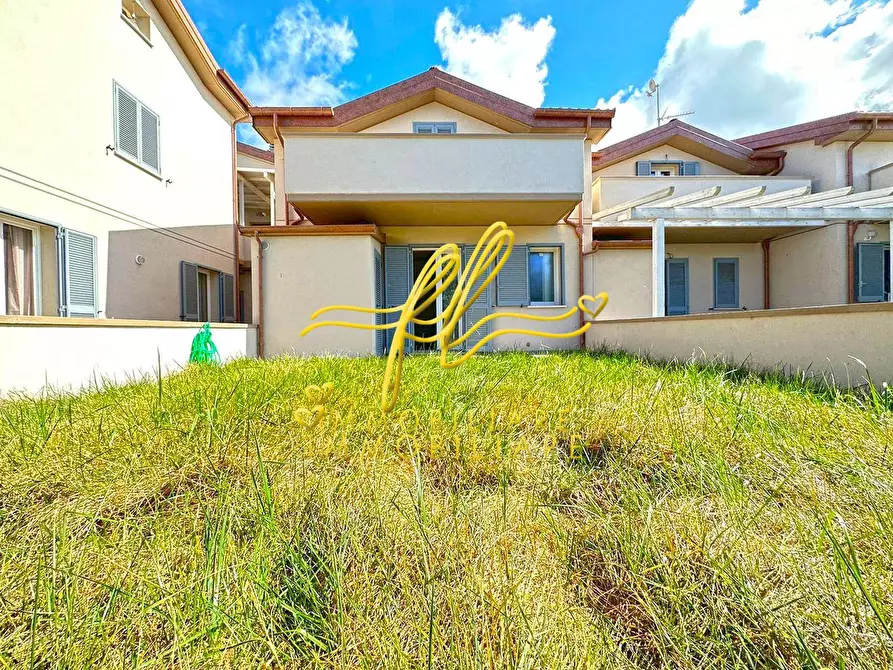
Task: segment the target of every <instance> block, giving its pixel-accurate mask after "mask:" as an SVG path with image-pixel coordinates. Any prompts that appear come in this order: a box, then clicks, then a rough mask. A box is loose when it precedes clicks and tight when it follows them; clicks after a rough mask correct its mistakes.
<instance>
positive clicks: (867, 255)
mask: <svg viewBox="0 0 893 670" xmlns="http://www.w3.org/2000/svg"><path fill="white" fill-rule="evenodd" d="M856 274H857V277H856V300H857V301H858V302H884V301H888V300H890V245H889V244H887V243H884V242H872V243H866V244H857V245H856Z"/></svg>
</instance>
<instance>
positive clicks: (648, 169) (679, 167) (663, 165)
mask: <svg viewBox="0 0 893 670" xmlns="http://www.w3.org/2000/svg"><path fill="white" fill-rule="evenodd" d="M700 174H701V164H700V163H699V162H698V161H674V160H669V159H666V160H662V161H660V160H659V161H636V176H637V177H697V176H698V175H700Z"/></svg>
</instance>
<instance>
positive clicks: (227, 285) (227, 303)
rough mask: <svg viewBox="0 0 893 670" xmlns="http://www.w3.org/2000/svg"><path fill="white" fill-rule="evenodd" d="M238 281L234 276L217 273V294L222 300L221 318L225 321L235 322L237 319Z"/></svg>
mask: <svg viewBox="0 0 893 670" xmlns="http://www.w3.org/2000/svg"><path fill="white" fill-rule="evenodd" d="M235 290H236V282H235V280H234V279H233V276H232V275H230V274H226V273H225V272H221V273H219V274H218V275H217V296H218V298H219V301H220V311H219V312H218V314H219V315H220V320H221V321H222V322H223V323H235V321H236V303H235V301H236V298H235Z"/></svg>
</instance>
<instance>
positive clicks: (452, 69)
mask: <svg viewBox="0 0 893 670" xmlns="http://www.w3.org/2000/svg"><path fill="white" fill-rule="evenodd" d="M554 38H555V28H554V27H553V26H552V17H551V16H547V17H545V18H541V19H539V20H538V21H537V22H536V23H534V24H532V25H529V24H525V23H524V18H523V17H522V16H521V15H520V14H512V15H511V16H507V17H506V18H504V19H503V20H502V23H500V24H499V27H498V28H497V29H496V30H494V31H492V32H487V31H485V30H484V29H483V28H482V27H481V26H466V25H464V24H463V23H462V22H461V21H460V20H459V17H458V16H457V15H455V14H453V13H452V12H451V11H450V10H449V9H444V10H443V11H442V12H441V13H440V15H439V16H438V17H437V22H436V23H435V24H434V42H435V43H436V44H437V46H438V47H439V48H440V54H441V57H442V58H443V61H444V66H445V68H444V69H446V71H447V72H449V73H451V74H454V75H456V76H457V77H462V78H463V79H467V80H468V81H471V82H474V83H475V84H478V85H479V86H483V87H484V88H488V89H490V90H491V91H495V92H497V93H500V94H502V95H505V96H507V97H509V98H512V99H514V100H518V101H520V102H523V103H525V104H528V105H531V106H533V107H538V106H540V105H542V104H543V100H544V99H545V97H546V90H545V85H546V75H547V74H548V68H547V67H546V63H545V61H546V55H547V54H548V53H549V48H550V47H551V46H552V40H553V39H554Z"/></svg>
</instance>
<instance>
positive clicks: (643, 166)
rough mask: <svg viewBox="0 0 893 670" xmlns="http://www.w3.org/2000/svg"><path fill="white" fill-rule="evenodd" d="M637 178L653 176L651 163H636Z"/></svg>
mask: <svg viewBox="0 0 893 670" xmlns="http://www.w3.org/2000/svg"><path fill="white" fill-rule="evenodd" d="M636 176H637V177H650V176H651V161H636Z"/></svg>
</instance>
